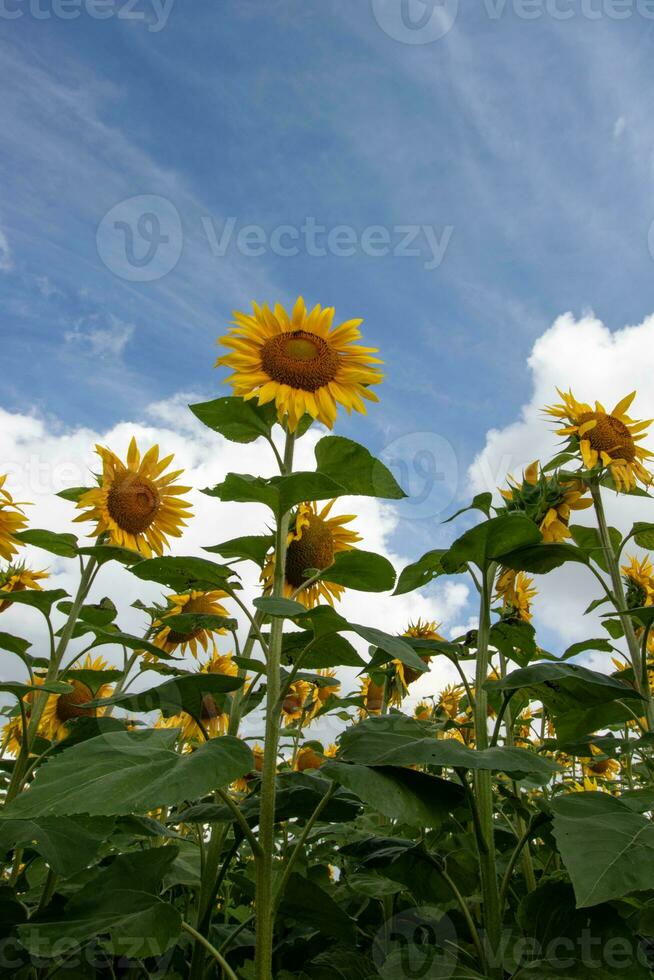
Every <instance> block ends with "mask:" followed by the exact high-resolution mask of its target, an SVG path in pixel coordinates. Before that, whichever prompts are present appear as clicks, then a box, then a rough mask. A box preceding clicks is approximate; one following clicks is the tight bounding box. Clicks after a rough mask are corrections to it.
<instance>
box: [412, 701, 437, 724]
mask: <svg viewBox="0 0 654 980" xmlns="http://www.w3.org/2000/svg"><path fill="white" fill-rule="evenodd" d="M432 711H433V706H432V705H431V704H430V703H429V701H420V703H419V704H417V705H416V706H415V708H414V711H413V717H414V718H417V719H418V721H431V716H432Z"/></svg>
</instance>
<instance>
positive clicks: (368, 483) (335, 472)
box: [316, 436, 406, 500]
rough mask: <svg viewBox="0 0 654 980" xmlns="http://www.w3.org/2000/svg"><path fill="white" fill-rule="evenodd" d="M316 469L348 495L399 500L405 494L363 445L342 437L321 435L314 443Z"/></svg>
mask: <svg viewBox="0 0 654 980" xmlns="http://www.w3.org/2000/svg"><path fill="white" fill-rule="evenodd" d="M316 464H317V467H318V472H319V473H322V474H323V475H324V476H329V477H331V478H332V479H333V480H335V481H336V482H337V483H340V484H341V486H342V487H344V488H345V490H346V492H347V493H348V494H353V495H355V496H363V497H382V498H384V499H386V500H401V499H402V498H403V497H406V494H405V493H404V491H403V490H402V488H401V487H400V485H399V484H398V482H397V481H396V479H395V477H394V476H393V474H392V473H391V471H390V470H389V469H388V468H387V467H386V466H384V464H383V463H382V462H380V461H379V460H378V459H375V457H374V456H372V455H371V454H370V453H369V452H368V450H367V449H366V448H365V447H364V446H360V445H359V443H358V442H352V440H351V439H344V438H343V437H342V436H325V437H324V438H323V439H321V440H320V442H319V443H318V445H317V446H316Z"/></svg>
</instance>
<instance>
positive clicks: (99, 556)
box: [78, 544, 143, 565]
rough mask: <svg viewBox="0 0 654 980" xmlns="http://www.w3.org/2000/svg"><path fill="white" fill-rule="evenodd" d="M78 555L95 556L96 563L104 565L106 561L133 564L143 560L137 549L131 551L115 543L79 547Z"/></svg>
mask: <svg viewBox="0 0 654 980" xmlns="http://www.w3.org/2000/svg"><path fill="white" fill-rule="evenodd" d="M78 550H79V553H80V555H88V556H89V557H90V558H95V560H96V561H97V563H98V565H104V564H105V563H106V562H108V561H117V562H120V564H121V565H135V564H136V563H137V562H139V561H143V555H142V554H141V553H140V552H139V551H132V549H131V548H120V547H119V546H118V545H116V544H95V545H93V546H92V547H90V548H79V549H78Z"/></svg>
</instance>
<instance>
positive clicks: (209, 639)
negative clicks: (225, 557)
mask: <svg viewBox="0 0 654 980" xmlns="http://www.w3.org/2000/svg"><path fill="white" fill-rule="evenodd" d="M226 598H228V596H227V593H226V592H222V591H221V590H218V589H216V590H212V591H210V592H198V591H191V592H186V593H183V594H181V595H170V596H168V608H167V610H166V611H165V612H164V613H163V614H162V615H161V616H160V617H159V619H157V620H155V622H154V623H153V629H154V630H155V634H154V637H153V641H152V642H153V643H154V645H155V646H157V647H159V648H160V649H162V650H165V651H166V653H173V652H174V651H175V650H179V651H182V652H183V651H185V650H187V649H188V650H190V651H191V653H192V654H193V656H194V657H197V656H198V648H200V649H202V650H204V651H205V652H206V651H207V650H208V649H209V648H210V647H211V650H212V652H213V653H215V652H216V644H215V637H216V636H217V635H219V634H223V635H224V634H225V633H226V632H227V631H226V630H225V629H224V628H222V627H218V628H214V627H204V626H202V625H199V626H197V627H196V628H194V629H192V630H191V631H190V632H188V633H182V632H180V631H179V630H175V629H173V628H172V627H170V626H167V625H166V620H167V619H170V618H171V617H172V616H183V615H188V616H190V615H196V616H220V617H221V618H227V616H228V615H229V614H228V612H227V610H226V609H225V607H224V606H223V605H222V603H221V600H222V599H226ZM144 656H145V657H146V659H149V657H150V655H149V654H147V655H144ZM152 657H153V659H154V655H152Z"/></svg>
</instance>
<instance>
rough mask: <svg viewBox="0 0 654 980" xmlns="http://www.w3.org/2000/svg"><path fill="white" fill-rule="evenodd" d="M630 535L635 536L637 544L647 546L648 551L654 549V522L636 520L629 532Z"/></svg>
mask: <svg viewBox="0 0 654 980" xmlns="http://www.w3.org/2000/svg"><path fill="white" fill-rule="evenodd" d="M629 536H630V537H633V539H634V541H635V542H636V544H637V545H639V546H640V547H641V548H646V549H647V550H648V551H652V550H654V524H648V523H645V522H644V521H636V523H635V524H634V526H633V527H632V529H631V531H630V532H629Z"/></svg>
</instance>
